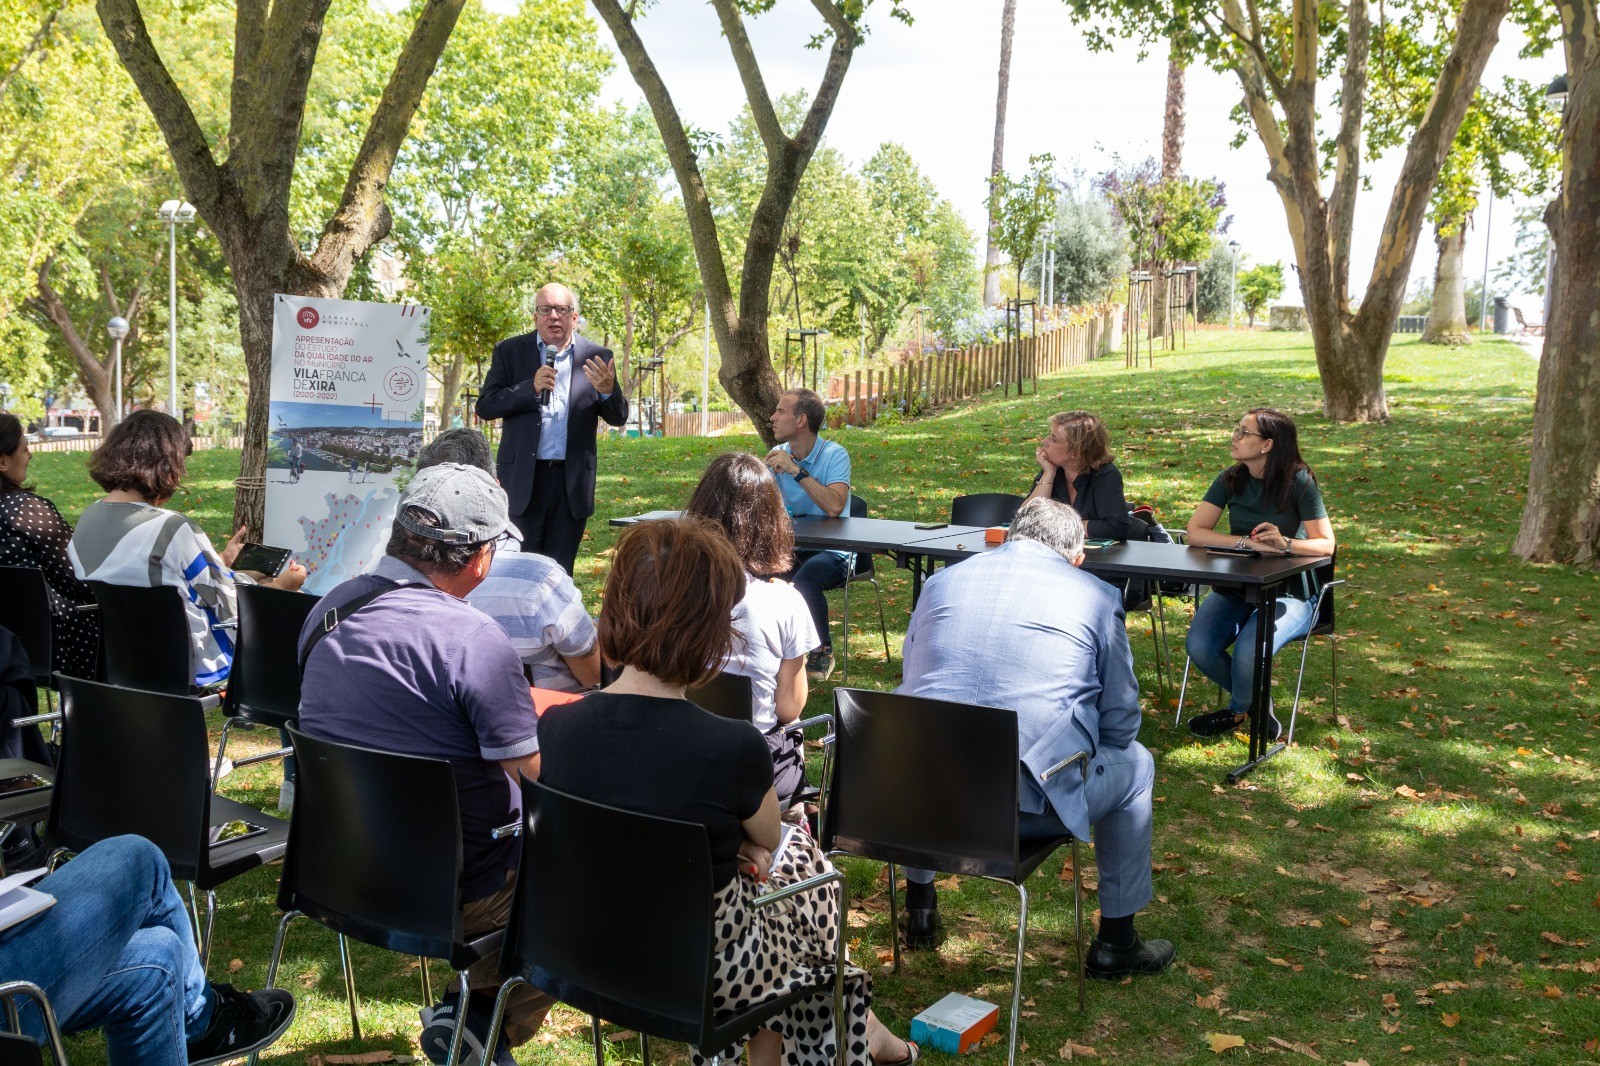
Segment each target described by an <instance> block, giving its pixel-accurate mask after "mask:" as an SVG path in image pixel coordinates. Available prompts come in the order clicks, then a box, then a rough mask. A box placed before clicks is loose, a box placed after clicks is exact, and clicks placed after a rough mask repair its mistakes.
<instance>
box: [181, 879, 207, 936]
mask: <svg viewBox="0 0 1600 1066" xmlns="http://www.w3.org/2000/svg"><path fill="white" fill-rule="evenodd" d="M184 885H185V886H186V887H187V888H188V890H189V925H190V927H191V928H192V929H193V930H194V942H195V943H196V944H204V943H205V941H206V936H205V930H204V929H202V928H201V927H200V904H199V902H198V901H196V900H195V898H194V882H193V881H185V882H184Z"/></svg>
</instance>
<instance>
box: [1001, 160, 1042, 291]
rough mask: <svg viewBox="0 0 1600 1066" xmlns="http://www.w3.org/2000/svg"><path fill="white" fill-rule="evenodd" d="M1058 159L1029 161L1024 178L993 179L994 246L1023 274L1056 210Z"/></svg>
mask: <svg viewBox="0 0 1600 1066" xmlns="http://www.w3.org/2000/svg"><path fill="white" fill-rule="evenodd" d="M1055 162H1056V159H1055V156H1053V155H1051V154H1050V153H1048V152H1046V153H1045V154H1043V155H1031V156H1029V157H1028V169H1027V170H1026V171H1025V172H1024V173H1022V174H1021V175H1013V174H1009V173H1004V174H995V175H992V176H990V178H989V197H988V200H987V201H986V206H987V207H988V208H989V217H990V218H991V219H992V220H993V225H994V243H995V245H996V247H998V248H999V249H1000V250H1001V251H1002V252H1004V253H1005V255H1006V258H1007V259H1009V260H1011V265H1012V267H1013V268H1014V269H1016V270H1017V272H1018V275H1019V279H1018V280H1019V281H1020V274H1021V272H1022V269H1023V265H1024V264H1025V263H1026V262H1027V260H1028V257H1029V256H1031V255H1033V254H1034V253H1035V252H1036V251H1037V250H1038V248H1039V238H1040V236H1042V235H1043V234H1044V228H1045V226H1047V225H1048V224H1049V223H1050V219H1051V217H1052V216H1053V215H1054V214H1055V210H1056V197H1057V190H1056V179H1055Z"/></svg>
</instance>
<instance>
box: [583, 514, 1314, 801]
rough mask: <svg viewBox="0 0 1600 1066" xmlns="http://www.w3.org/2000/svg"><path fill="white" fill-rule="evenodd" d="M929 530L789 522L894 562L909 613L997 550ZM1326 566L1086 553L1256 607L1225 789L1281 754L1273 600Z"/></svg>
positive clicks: (960, 530) (803, 537) (812, 537)
mask: <svg viewBox="0 0 1600 1066" xmlns="http://www.w3.org/2000/svg"><path fill="white" fill-rule="evenodd" d="M681 513H682V512H681V511H651V512H649V513H647V514H642V515H634V516H631V517H626V518H613V519H612V520H611V524H612V525H614V526H628V525H633V524H634V523H635V522H642V521H648V520H650V519H656V518H675V517H677V516H678V515H679V514H681ZM918 525H927V523H916V522H901V521H896V520H893V519H885V518H820V517H809V516H806V517H800V518H796V519H795V522H794V541H795V547H797V548H805V549H810V550H818V549H822V550H830V549H831V550H834V551H866V552H876V553H879V554H883V555H893V556H894V557H895V558H896V560H897V561H898V562H899V564H900V565H902V566H907V567H909V568H910V569H911V572H912V606H913V609H914V608H915V606H916V600H917V597H918V596H920V595H921V591H922V578H923V576H924V575H925V574H926V573H927V570H928V567H929V566H931V565H932V564H933V563H935V562H943V563H946V564H950V563H956V562H960V561H961V560H962V559H966V558H968V557H970V556H973V555H982V554H984V553H986V552H990V551H993V550H994V549H995V548H996V547H998V546H999V545H991V544H988V543H987V542H986V539H985V537H984V529H983V528H982V527H979V526H950V525H947V526H941V527H939V528H936V529H927V528H922V529H919V528H917V527H918ZM1327 561H1328V560H1327V559H1326V558H1324V557H1322V556H1306V555H1295V556H1285V555H1261V556H1257V557H1255V558H1248V557H1244V556H1236V555H1213V554H1211V553H1210V552H1208V551H1206V550H1205V549H1204V548H1191V547H1186V546H1184V545H1181V544H1154V543H1149V542H1144V541H1119V542H1117V543H1115V544H1112V545H1110V546H1108V547H1105V548H1092V549H1090V550H1089V551H1088V552H1086V553H1085V558H1084V562H1083V568H1084V569H1085V570H1087V571H1089V572H1090V573H1092V574H1096V575H1098V576H1101V577H1108V578H1144V579H1146V580H1150V581H1176V582H1182V583H1183V584H1191V585H1205V586H1207V587H1210V588H1227V589H1231V590H1232V591H1234V592H1236V593H1238V594H1239V595H1241V596H1243V597H1244V599H1245V600H1246V602H1248V603H1253V604H1255V605H1256V608H1257V617H1258V619H1259V622H1258V624H1257V625H1256V646H1255V649H1254V654H1255V659H1256V669H1255V686H1254V689H1253V691H1252V692H1251V693H1250V748H1249V757H1248V759H1247V760H1246V761H1245V763H1244V764H1243V765H1241V766H1236V767H1234V768H1233V769H1232V770H1229V771H1228V773H1227V780H1228V782H1229V783H1230V784H1232V783H1235V782H1237V781H1238V780H1239V779H1240V778H1242V777H1244V776H1245V775H1246V774H1248V773H1249V772H1250V771H1252V770H1254V769H1255V768H1256V767H1257V766H1260V765H1261V764H1262V763H1264V762H1266V761H1267V760H1268V759H1270V758H1272V757H1273V756H1274V755H1277V754H1278V753H1279V752H1281V751H1283V749H1284V748H1285V747H1287V745H1286V744H1285V743H1284V742H1283V741H1278V742H1277V743H1276V744H1271V743H1270V742H1269V741H1268V740H1267V736H1266V725H1267V714H1266V710H1267V706H1268V704H1269V703H1270V700H1271V693H1272V637H1273V630H1274V628H1275V625H1274V623H1275V615H1276V613H1277V611H1276V606H1277V601H1278V594H1279V593H1280V592H1281V591H1282V589H1283V588H1284V586H1286V585H1287V584H1288V583H1289V581H1290V580H1291V579H1293V578H1295V577H1298V576H1299V575H1301V574H1303V573H1305V572H1306V571H1308V570H1314V569H1316V568H1317V567H1319V566H1322V565H1323V564H1325V563H1326V562H1327Z"/></svg>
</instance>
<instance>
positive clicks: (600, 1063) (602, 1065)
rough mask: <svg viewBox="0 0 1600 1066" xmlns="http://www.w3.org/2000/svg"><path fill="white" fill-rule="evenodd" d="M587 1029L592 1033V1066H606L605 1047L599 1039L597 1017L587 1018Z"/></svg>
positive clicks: (598, 1020)
mask: <svg viewBox="0 0 1600 1066" xmlns="http://www.w3.org/2000/svg"><path fill="white" fill-rule="evenodd" d="M589 1028H590V1029H591V1030H592V1031H593V1032H594V1066H606V1046H605V1044H604V1043H603V1042H602V1041H601V1038H600V1018H599V1016H597V1015H593V1014H591V1015H590V1016H589Z"/></svg>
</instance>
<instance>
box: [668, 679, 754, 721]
mask: <svg viewBox="0 0 1600 1066" xmlns="http://www.w3.org/2000/svg"><path fill="white" fill-rule="evenodd" d="M684 695H685V696H686V697H688V699H689V700H690V701H691V702H692V703H694V705H695V706H697V707H699V708H701V709H703V710H707V711H710V712H711V713H712V714H714V715H716V716H717V717H718V718H732V719H733V720H734V721H736V722H750V721H753V720H754V717H755V708H754V706H753V705H754V703H755V697H754V695H753V694H752V691H751V684H750V679H749V678H748V677H741V676H740V675H738V674H718V675H717V676H716V677H713V678H712V679H711V680H710V681H707V682H706V683H705V684H703V685H700V686H698V687H696V688H691V689H689V690H688V691H686V692H685V693H684Z"/></svg>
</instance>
